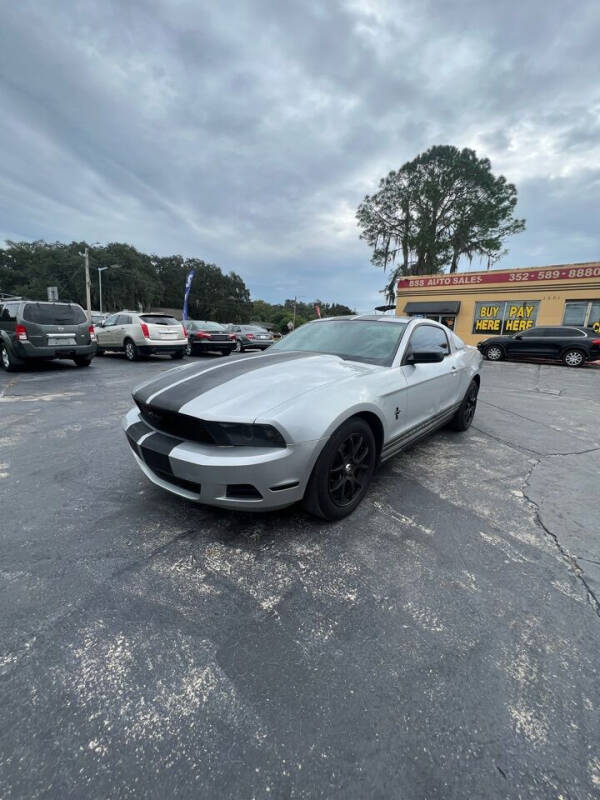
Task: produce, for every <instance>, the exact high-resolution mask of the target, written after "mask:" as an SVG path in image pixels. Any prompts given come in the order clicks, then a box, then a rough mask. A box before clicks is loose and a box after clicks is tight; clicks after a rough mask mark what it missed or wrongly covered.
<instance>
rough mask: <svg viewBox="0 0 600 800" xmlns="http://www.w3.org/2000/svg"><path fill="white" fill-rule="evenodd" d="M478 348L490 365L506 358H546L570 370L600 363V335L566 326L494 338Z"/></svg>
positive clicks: (481, 343) (531, 329)
mask: <svg viewBox="0 0 600 800" xmlns="http://www.w3.org/2000/svg"><path fill="white" fill-rule="evenodd" d="M477 347H478V348H479V350H480V351H481V352H482V353H483V355H484V356H485V357H486V358H487V359H489V360H490V361H500V360H501V359H503V358H509V359H512V358H547V359H552V360H553V361H562V362H563V364H565V365H566V366H567V367H581V366H582V364H585V362H586V361H597V360H598V359H600V334H598V333H597V332H596V331H594V330H592V328H575V327H571V326H567V325H555V326H545V327H540V328H529V330H526V331H521V333H516V334H515V335H514V336H492V337H490V338H489V339H484V340H483V341H482V342H479V343H478V345H477Z"/></svg>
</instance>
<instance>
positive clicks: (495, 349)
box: [485, 344, 504, 361]
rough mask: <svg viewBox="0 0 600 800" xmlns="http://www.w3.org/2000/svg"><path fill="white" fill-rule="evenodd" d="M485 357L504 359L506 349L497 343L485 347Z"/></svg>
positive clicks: (493, 359)
mask: <svg viewBox="0 0 600 800" xmlns="http://www.w3.org/2000/svg"><path fill="white" fill-rule="evenodd" d="M485 357H486V358H487V360H488V361H502V359H503V358H504V351H503V350H502V348H501V347H500V345H497V344H491V345H490V346H489V347H486V349H485Z"/></svg>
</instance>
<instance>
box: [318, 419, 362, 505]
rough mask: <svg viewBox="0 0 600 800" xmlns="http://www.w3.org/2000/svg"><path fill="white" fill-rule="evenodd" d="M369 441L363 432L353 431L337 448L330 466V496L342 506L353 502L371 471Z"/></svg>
mask: <svg viewBox="0 0 600 800" xmlns="http://www.w3.org/2000/svg"><path fill="white" fill-rule="evenodd" d="M369 453H370V451H369V443H368V442H367V441H366V439H365V437H364V435H363V434H362V433H351V434H350V436H348V438H347V439H344V440H343V442H342V443H341V444H340V446H339V447H338V449H337V452H336V454H335V456H334V459H333V462H332V464H331V466H330V467H329V484H328V491H329V497H330V498H331V500H332V501H333V502H334V503H335V504H336V506H340V508H344V506H348V505H350V504H351V503H352V501H353V500H354V498H355V497H356V495H357V494H359V493H360V492H361V491H362V489H363V485H364V479H365V478H366V477H367V474H368V472H369Z"/></svg>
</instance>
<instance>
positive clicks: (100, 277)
mask: <svg viewBox="0 0 600 800" xmlns="http://www.w3.org/2000/svg"><path fill="white" fill-rule="evenodd" d="M120 266H121V265H120V264H109V265H108V267H98V288H99V293H100V313H102V273H103V272H104V270H105V269H110V268H111V267H113V269H119V267H120Z"/></svg>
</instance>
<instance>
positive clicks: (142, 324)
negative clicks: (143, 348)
mask: <svg viewBox="0 0 600 800" xmlns="http://www.w3.org/2000/svg"><path fill="white" fill-rule="evenodd" d="M140 327H141V329H142V333H143V334H144V338H145V339H149V338H150V331H149V330H148V326H147V325H146V323H145V322H140Z"/></svg>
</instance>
